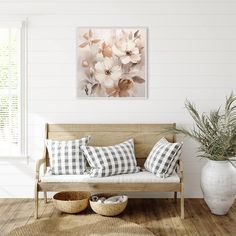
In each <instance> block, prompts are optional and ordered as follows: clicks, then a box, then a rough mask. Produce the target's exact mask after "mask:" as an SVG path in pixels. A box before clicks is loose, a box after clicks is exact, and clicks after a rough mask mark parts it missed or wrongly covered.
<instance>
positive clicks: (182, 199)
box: [180, 183, 184, 219]
mask: <svg viewBox="0 0 236 236" xmlns="http://www.w3.org/2000/svg"><path fill="white" fill-rule="evenodd" d="M180 212H181V219H184V184H183V183H181V191H180Z"/></svg>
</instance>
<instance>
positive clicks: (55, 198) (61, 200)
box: [53, 191, 90, 202]
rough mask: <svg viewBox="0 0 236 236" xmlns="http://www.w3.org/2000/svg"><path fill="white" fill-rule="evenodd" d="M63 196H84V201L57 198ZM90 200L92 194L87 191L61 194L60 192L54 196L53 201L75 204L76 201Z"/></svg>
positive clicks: (62, 192)
mask: <svg viewBox="0 0 236 236" xmlns="http://www.w3.org/2000/svg"><path fill="white" fill-rule="evenodd" d="M63 194H67V195H70V194H78V195H79V194H81V195H83V196H82V197H83V198H82V199H58V198H57V197H59V196H61V195H63ZM89 198H90V194H89V193H88V192H86V191H61V192H58V193H56V194H54V195H53V200H55V201H60V202H73V201H74V202H75V201H83V200H87V199H89Z"/></svg>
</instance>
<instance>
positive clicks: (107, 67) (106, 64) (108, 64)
mask: <svg viewBox="0 0 236 236" xmlns="http://www.w3.org/2000/svg"><path fill="white" fill-rule="evenodd" d="M103 64H104V67H105V70H110V69H112V66H113V60H112V59H110V58H107V57H105V58H104V62H103Z"/></svg>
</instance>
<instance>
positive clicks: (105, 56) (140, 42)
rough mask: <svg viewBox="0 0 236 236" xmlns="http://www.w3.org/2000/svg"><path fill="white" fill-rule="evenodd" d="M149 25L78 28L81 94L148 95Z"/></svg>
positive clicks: (143, 96) (103, 95) (79, 86)
mask: <svg viewBox="0 0 236 236" xmlns="http://www.w3.org/2000/svg"><path fill="white" fill-rule="evenodd" d="M146 50H147V49H146V29H145V28H140V29H137V28H135V29H134V28H112V29H108V28H78V30H77V80H78V96H79V97H107V98H122V97H123V98H127V97H130V98H145V97H146V93H147V92H146V87H147V76H146Z"/></svg>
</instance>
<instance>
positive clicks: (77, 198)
mask: <svg viewBox="0 0 236 236" xmlns="http://www.w3.org/2000/svg"><path fill="white" fill-rule="evenodd" d="M88 200H89V194H88V193H86V192H73V191H71V192H59V193H56V194H55V195H54V196H53V204H54V206H55V207H56V208H57V209H58V210H60V211H63V212H66V213H78V212H80V211H83V210H84V209H85V208H86V207H87V206H88Z"/></svg>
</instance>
